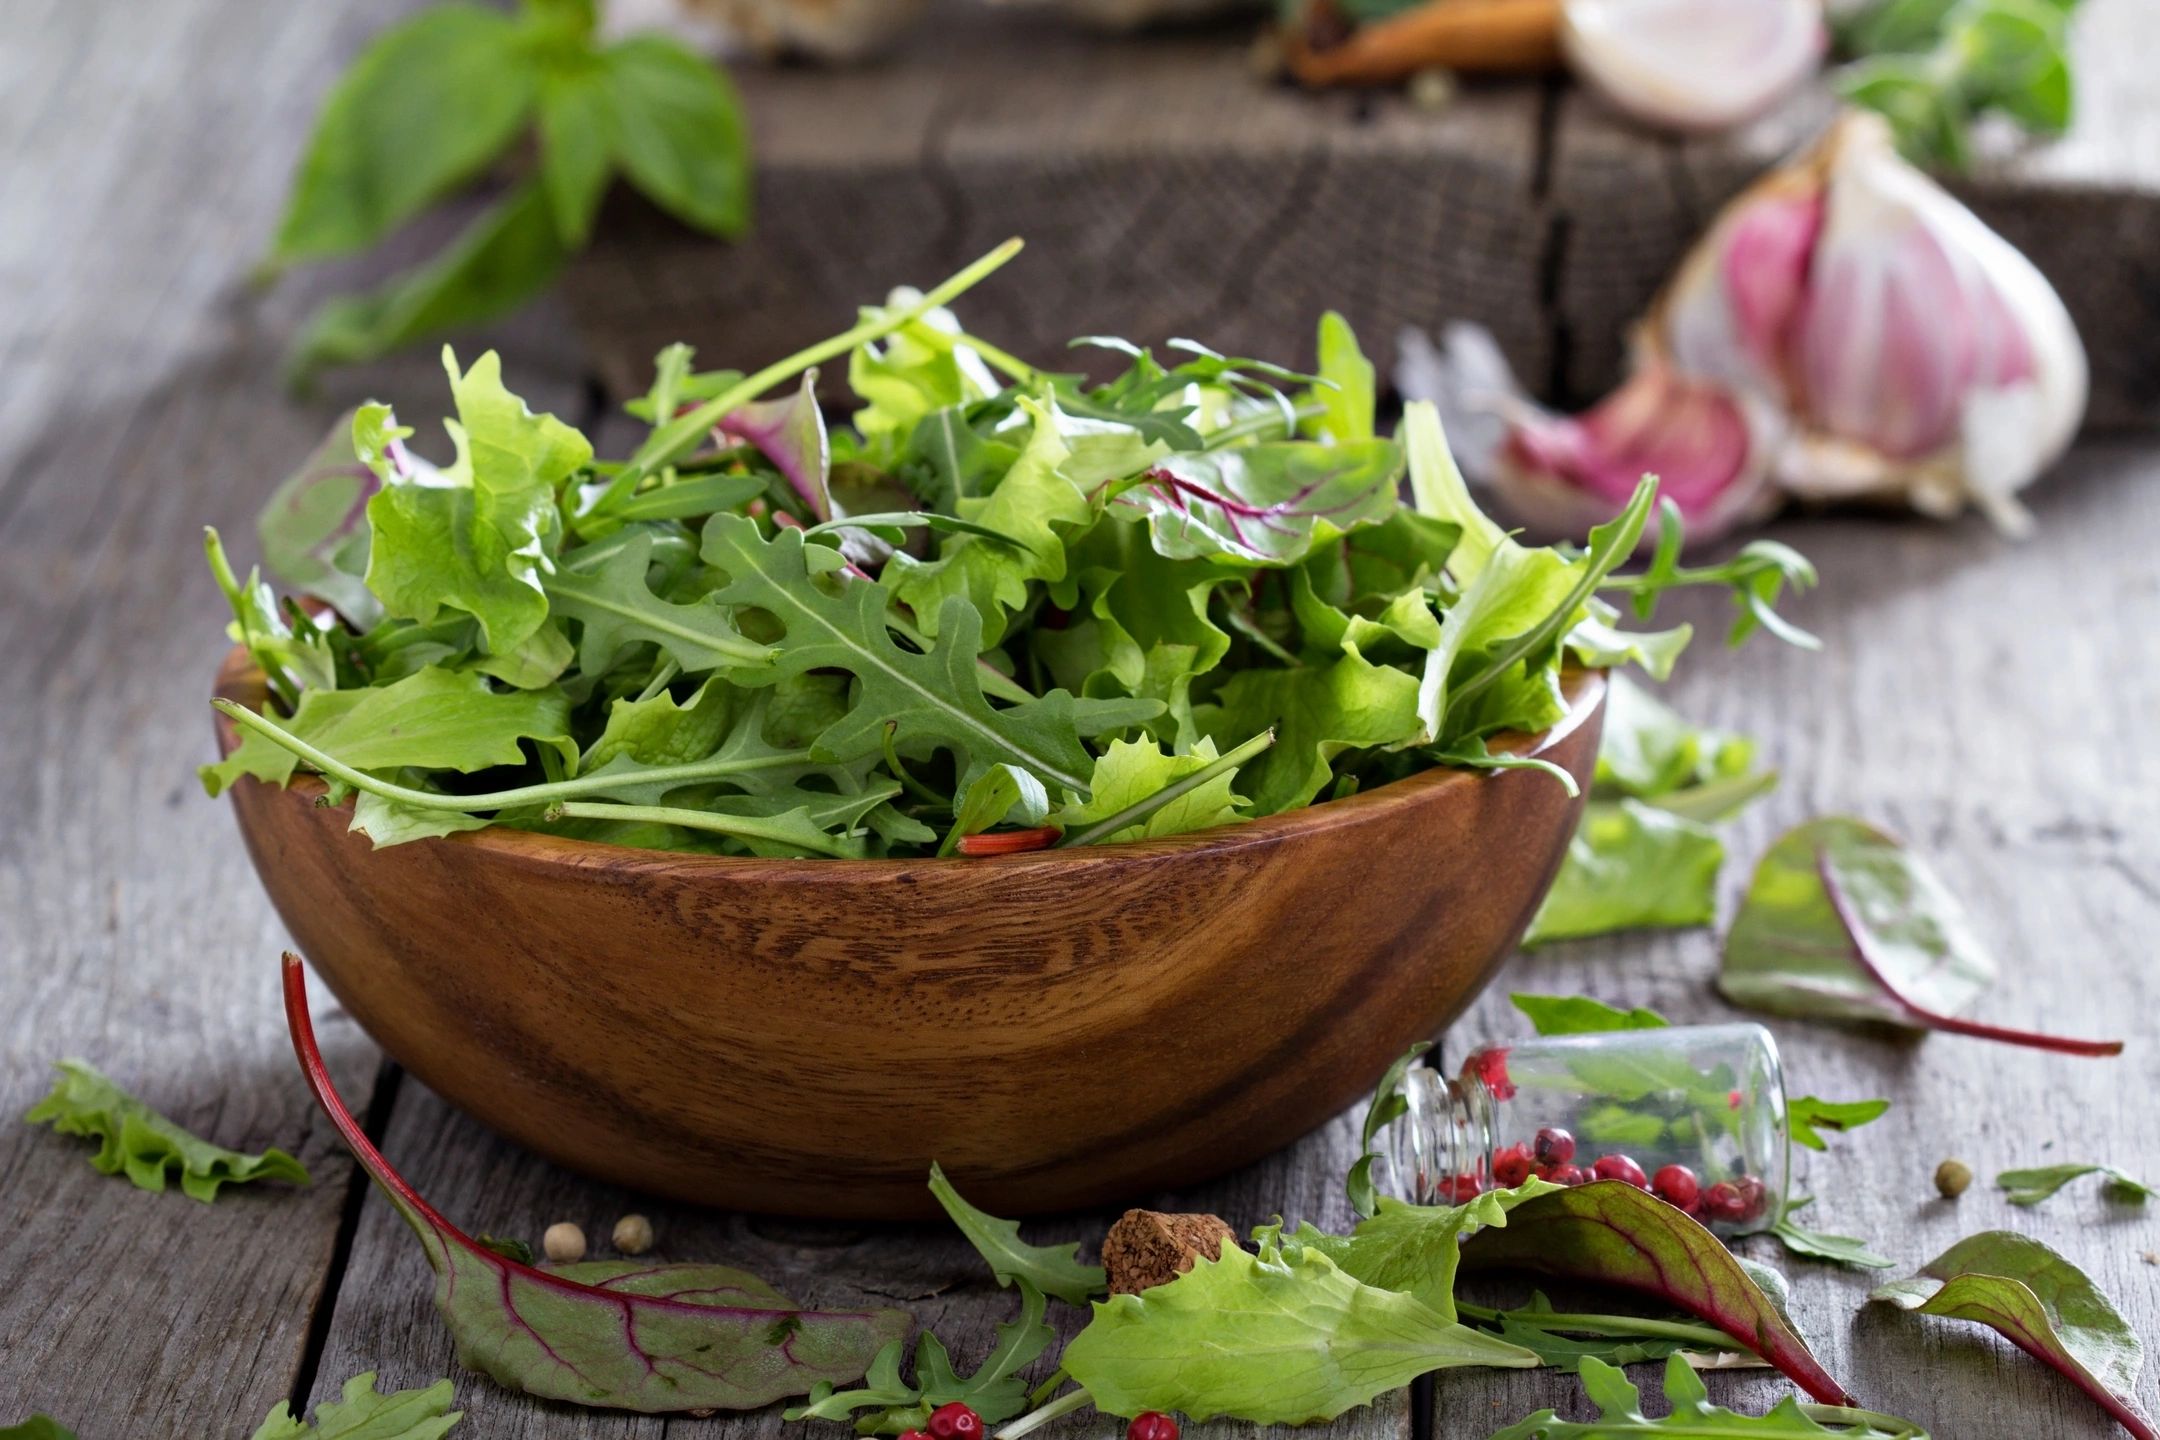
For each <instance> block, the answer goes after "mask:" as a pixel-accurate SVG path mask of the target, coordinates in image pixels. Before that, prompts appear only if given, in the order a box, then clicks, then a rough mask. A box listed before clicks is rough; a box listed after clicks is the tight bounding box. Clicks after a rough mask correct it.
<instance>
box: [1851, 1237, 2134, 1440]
mask: <svg viewBox="0 0 2160 1440" xmlns="http://www.w3.org/2000/svg"><path fill="white" fill-rule="evenodd" d="M1868 1298H1869V1299H1870V1300H1882V1301H1887V1302H1889V1303H1890V1304H1892V1305H1896V1306H1898V1307H1899V1308H1900V1309H1904V1310H1915V1311H1918V1312H1919V1313H1920V1314H1922V1315H1939V1316H1942V1317H1943V1318H1945V1319H1949V1320H1971V1321H1975V1322H1977V1323H1979V1324H1982V1325H1986V1326H1988V1327H1989V1328H1990V1329H1993V1330H1995V1331H1996V1332H1997V1333H1999V1334H2001V1335H2002V1336H2003V1337H2004V1338H2005V1339H2007V1340H2008V1341H2010V1343H2012V1344H2013V1345H2015V1346H2017V1347H2018V1348H2019V1349H2020V1350H2023V1351H2024V1352H2025V1353H2026V1354H2028V1355H2030V1356H2032V1357H2033V1358H2034V1359H2035V1360H2038V1361H2040V1362H2041V1363H2042V1364H2044V1365H2047V1366H2048V1367H2050V1368H2051V1369H2053V1370H2055V1371H2056V1372H2057V1373H2058V1374H2060V1375H2062V1376H2063V1377H2064V1378H2065V1379H2067V1380H2069V1381H2070V1382H2071V1383H2072V1384H2073V1385H2076V1386H2077V1387H2078V1388H2079V1389H2080V1390H2083V1391H2084V1392H2085V1393H2086V1394H2087V1395H2090V1396H2091V1397H2092V1398H2093V1400H2094V1401H2095V1402H2096V1403H2097V1404H2098V1405H2099V1406H2100V1408H2101V1409H2103V1410H2105V1411H2107V1413H2108V1414H2109V1415H2111V1416H2113V1417H2114V1418H2115V1420H2116V1422H2117V1423H2119V1424H2120V1425H2121V1426H2122V1427H2123V1429H2125V1430H2127V1431H2129V1432H2130V1433H2131V1434H2132V1435H2135V1436H2137V1437H2139V1440H2153V1437H2154V1435H2155V1434H2160V1432H2156V1431H2155V1430H2154V1428H2153V1422H2152V1420H2151V1418H2150V1417H2148V1416H2147V1415H2146V1414H2145V1413H2144V1411H2143V1410H2142V1409H2141V1408H2139V1406H2138V1403H2137V1400H2136V1391H2137V1379H2138V1371H2139V1370H2140V1369H2142V1368H2143V1367H2144V1363H2145V1352H2144V1347H2142V1346H2141V1345H2139V1344H2138V1338H2137V1335H2136V1334H2135V1333H2134V1332H2133V1331H2132V1330H2131V1329H2130V1327H2129V1325H2128V1324H2127V1323H2125V1321H2124V1320H2123V1318H2122V1316H2121V1314H2120V1313H2118V1312H2117V1310H2116V1309H2115V1307H2114V1305H2113V1304H2111V1303H2110V1302H2109V1300H2108V1298H2107V1296H2106V1295H2104V1294H2102V1293H2101V1292H2100V1289H2099V1287H2098V1286H2096V1285H2094V1284H2093V1282H2092V1280H2091V1279H2090V1277H2088V1276H2087V1275H2086V1274H2085V1272H2084V1271H2082V1270H2080V1269H2078V1267H2077V1266H2075V1265H2073V1264H2071V1263H2070V1262H2069V1261H2068V1260H2065V1259H2064V1258H2063V1257H2062V1256H2060V1255H2058V1254H2056V1253H2055V1252H2054V1251H2053V1250H2050V1249H2049V1248H2048V1247H2047V1246H2045V1245H2042V1244H2041V1243H2040V1242H2039V1241H2037V1240H2028V1239H2026V1238H2025V1237H2024V1236H2022V1235H2013V1234H2011V1233H2009V1232H2008V1231H2005V1230H1989V1231H1983V1232H1982V1233H1980V1234H1978V1235H1971V1236H1968V1237H1966V1238H1965V1239H1963V1240H1960V1241H1959V1242H1958V1243H1957V1244H1955V1245H1953V1246H1951V1247H1950V1248H1949V1249H1948V1250H1945V1251H1944V1252H1943V1253H1942V1254H1940V1255H1938V1256H1936V1257H1935V1258H1934V1259H1933V1260H1931V1261H1929V1262H1928V1263H1927V1264H1926V1265H1925V1266H1923V1267H1922V1268H1921V1271H1920V1273H1919V1274H1918V1275H1915V1276H1913V1277H1912V1278H1910V1279H1907V1280H1893V1281H1891V1282H1890V1283H1889V1284H1887V1285H1884V1286H1882V1287H1880V1288H1879V1289H1877V1290H1875V1291H1874V1292H1873V1293H1872V1294H1870V1295H1869V1296H1868Z"/></svg>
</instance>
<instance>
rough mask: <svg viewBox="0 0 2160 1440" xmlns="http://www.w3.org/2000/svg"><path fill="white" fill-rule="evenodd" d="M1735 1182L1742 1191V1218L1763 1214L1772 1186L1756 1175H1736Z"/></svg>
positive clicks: (1751, 1217)
mask: <svg viewBox="0 0 2160 1440" xmlns="http://www.w3.org/2000/svg"><path fill="white" fill-rule="evenodd" d="M1733 1184H1734V1186H1735V1187H1737V1188H1738V1189H1739V1191H1740V1218H1741V1219H1742V1220H1753V1219H1754V1218H1755V1217H1756V1216H1758V1215H1760V1214H1762V1212H1763V1206H1764V1205H1765V1204H1767V1203H1768V1202H1769V1199H1770V1187H1769V1186H1767V1185H1765V1184H1763V1183H1762V1181H1761V1179H1760V1178H1758V1177H1756V1176H1754V1175H1740V1176H1736V1177H1734V1179H1733Z"/></svg>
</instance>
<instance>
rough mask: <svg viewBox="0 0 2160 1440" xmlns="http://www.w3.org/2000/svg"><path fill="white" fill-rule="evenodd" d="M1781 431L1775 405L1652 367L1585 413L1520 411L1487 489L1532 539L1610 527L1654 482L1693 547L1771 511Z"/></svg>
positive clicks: (1642, 369)
mask: <svg viewBox="0 0 2160 1440" xmlns="http://www.w3.org/2000/svg"><path fill="white" fill-rule="evenodd" d="M1781 433H1782V425H1781V423H1780V422H1779V420H1778V418H1777V414H1776V412H1775V410H1774V409H1773V408H1772V407H1768V406H1764V405H1762V404H1760V403H1759V402H1753V401H1750V400H1749V399H1747V398H1746V397H1744V396H1742V395H1738V394H1735V393H1734V392H1732V391H1729V390H1727V389H1725V388H1724V387H1722V386H1719V385H1716V384H1713V383H1709V382H1706V381H1701V380H1695V379H1691V378H1689V377H1687V376H1683V375H1681V374H1680V373H1679V372H1677V371H1676V370H1674V369H1673V368H1672V367H1670V366H1668V365H1665V364H1662V363H1659V362H1657V361H1655V360H1650V361H1648V362H1646V363H1643V364H1640V365H1638V366H1637V368H1636V369H1635V371H1634V373H1633V374H1632V375H1631V376H1630V377H1629V378H1628V380H1627V381H1626V383H1625V384H1623V385H1621V386H1620V388H1619V389H1617V390H1615V391H1613V392H1612V394H1610V395H1608V396H1606V397H1605V399H1604V400H1602V401H1600V402H1599V403H1598V404H1597V405H1596V406H1594V407H1592V408H1591V409H1590V410H1587V411H1585V412H1584V413H1582V414H1581V415H1575V416H1564V415H1554V414H1551V413H1549V412H1545V411H1542V410H1537V409H1535V408H1534V407H1529V406H1523V407H1520V409H1519V410H1518V413H1517V416H1516V420H1515V424H1514V425H1513V427H1512V428H1511V430H1510V431H1509V434H1508V437H1507V440H1506V441H1505V443H1503V444H1502V445H1501V446H1500V448H1499V450H1498V451H1497V453H1496V455H1495V457H1494V464H1493V467H1492V471H1491V476H1490V480H1491V483H1492V485H1493V488H1494V489H1495V490H1496V491H1498V492H1499V496H1500V500H1501V504H1502V506H1503V507H1504V508H1505V509H1506V510H1507V512H1508V513H1509V514H1510V515H1511V516H1513V517H1515V518H1518V519H1520V520H1521V521H1522V522H1523V523H1524V524H1526V525H1527V526H1529V528H1530V529H1531V530H1532V531H1533V532H1534V533H1537V534H1539V535H1541V536H1573V535H1580V534H1582V533H1583V532H1584V531H1585V530H1587V529H1588V528H1589V527H1590V526H1592V525H1596V524H1601V523H1603V522H1604V521H1606V520H1609V519H1611V518H1612V516H1613V514H1614V512H1615V511H1617V510H1618V509H1619V508H1620V507H1621V506H1622V505H1623V504H1625V503H1626V501H1627V498H1628V496H1629V495H1630V494H1631V493H1632V492H1633V491H1634V488H1635V485H1636V483H1637V482H1638V481H1640V480H1641V479H1642V477H1643V476H1644V475H1646V474H1649V475H1655V476H1657V477H1658V480H1659V482H1660V483H1659V488H1658V493H1659V495H1660V496H1661V497H1663V498H1665V499H1669V500H1671V501H1673V502H1674V503H1675V504H1676V505H1678V506H1679V507H1680V514H1681V518H1682V519H1683V520H1685V521H1686V522H1687V528H1686V535H1687V538H1688V540H1689V541H1690V542H1691V543H1698V542H1702V541H1707V540H1713V539H1716V538H1717V537H1719V536H1721V535H1724V534H1726V533H1727V532H1729V531H1730V530H1732V529H1733V528H1734V527H1735V526H1738V525H1742V524H1746V523H1751V522H1753V521H1756V520H1760V519H1762V518H1763V517H1765V516H1766V515H1768V514H1769V513H1770V512H1771V511H1772V510H1774V509H1776V507H1777V504H1778V496H1777V494H1776V492H1775V490H1774V489H1773V488H1772V487H1771V484H1770V477H1771V468H1770V460H1771V458H1772V457H1773V456H1774V455H1775V454H1776V452H1777V448H1778V445H1777V442H1778V440H1779V438H1781ZM1645 538H1646V542H1654V540H1655V535H1654V534H1653V535H1650V536H1647V537H1645Z"/></svg>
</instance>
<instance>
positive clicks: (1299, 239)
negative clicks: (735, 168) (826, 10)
mask: <svg viewBox="0 0 2160 1440" xmlns="http://www.w3.org/2000/svg"><path fill="white" fill-rule="evenodd" d="M737 82H738V84H739V85H740V87H741V89H742V94H743V99H744V103H745V105H746V107H747V109H748V111H749V115H750V121H751V129H752V132H753V135H754V143H755V146H756V150H757V165H758V173H759V180H758V217H757V223H756V230H755V233H753V234H752V235H751V236H749V237H747V238H746V239H744V240H743V241H741V242H739V243H736V244H733V245H725V246H723V245H719V244H716V243H714V242H712V241H708V240H704V239H701V238H699V237H696V236H693V235H690V234H689V233H687V232H685V231H683V230H682V229H681V228H679V227H677V226H675V225H674V224H672V222H669V221H666V220H665V219H664V218H662V217H660V216H658V215H657V214H655V213H654V212H653V211H651V210H650V209H649V208H647V207H645V206H643V205H642V204H639V203H637V202H636V201H635V200H634V197H630V196H627V195H624V194H618V195H617V196H616V197H615V198H614V201H613V202H611V204H610V206H609V208H608V211H607V214H606V217H605V219H604V221H603V225H602V229H601V235H600V238H599V239H598V240H597V242H596V243H595V246H594V248H593V250H592V251H591V252H590V253H589V254H588V255H587V257H586V258H584V259H583V260H581V261H580V262H579V263H578V264H577V265H575V266H573V268H572V270H571V272H570V274H569V275H568V276H567V277H566V278H565V281H564V290H565V293H566V294H567V296H568V297H569V299H570V301H571V303H572V305H573V306H574V307H575V310H576V313H577V315H578V317H579V321H580V324H581V325H582V327H583V328H584V330H585V333H586V336H587V339H588V341H589V342H590V343H591V344H592V346H593V350H594V359H595V362H596V364H597V366H598V368H599V370H600V372H601V374H602V375H603V377H604V378H605V379H606V380H607V381H608V383H609V385H610V386H611V387H612V388H614V389H616V390H617V391H618V392H623V393H636V392H642V391H643V389H644V387H645V385H646V383H647V380H648V377H649V373H650V366H651V360H652V357H653V354H654V353H655V352H656V351H657V350H658V349H659V348H660V347H661V346H662V345H665V344H667V343H668V342H670V341H673V340H689V341H690V342H691V343H693V344H696V345H697V346H698V347H699V350H700V353H701V355H702V356H703V358H704V360H705V361H706V363H708V364H722V363H726V364H742V363H748V362H757V361H762V360H764V359H767V358H771V357H777V356H779V355H782V354H785V353H787V352H788V351H790V350H793V349H796V348H798V347H800V346H802V345H804V344H807V343H809V342H811V341H814V340H817V339H820V338H823V337H824V336H826V335H829V334H831V333H833V332H834V331H835V330H838V329H841V328H844V327H845V326H846V325H847V324H848V323H849V322H850V320H851V318H852V315H853V307H854V306H856V305H858V304H861V303H865V302H872V301H877V300H879V299H882V297H883V294H884V292H885V290H886V289H887V288H888V287H890V286H892V285H897V284H915V285H928V284H930V283H933V282H934V281H936V280H937V279H939V278H942V277H943V276H944V275H946V274H949V273H951V272H952V271H954V270H956V269H958V268H959V267H960V266H961V265H963V264H965V263H966V262H967V261H968V260H971V259H973V258H974V257H975V256H977V255H979V254H981V253H983V252H984V251H986V250H988V249H990V248H991V247H992V246H994V245H996V244H997V243H998V242H1000V241H1002V240H1004V239H1005V238H1006V237H1007V236H1010V235H1016V234H1017V235H1022V236H1025V237H1026V238H1027V239H1028V241H1029V244H1030V247H1031V248H1030V250H1029V251H1028V253H1027V254H1025V255H1023V256H1022V257H1021V258H1020V259H1019V260H1017V261H1016V262H1014V263H1013V264H1012V265H1011V266H1009V267H1008V268H1007V269H1006V270H1005V271H1004V272H1003V273H1001V274H1000V275H998V276H996V277H994V278H992V279H991V280H990V281H988V282H986V283H985V284H984V285H982V286H981V287H980V288H979V289H978V290H977V291H975V292H974V293H972V294H971V295H970V296H969V297H968V299H967V301H966V302H965V303H964V305H963V312H964V314H965V316H966V318H967V319H968V321H969V323H970V324H972V325H975V326H976V327H977V328H979V329H980V330H981V331H982V333H984V334H985V335H992V336H996V337H997V339H998V341H999V343H1000V344H1003V345H1005V346H1006V347H1007V348H1009V349H1011V350H1013V351H1014V352H1015V353H1017V354H1020V355H1023V356H1027V357H1029V358H1031V359H1033V358H1040V359H1044V360H1051V361H1055V360H1057V359H1058V357H1060V356H1063V355H1064V354H1066V351H1065V345H1066V342H1067V341H1068V340H1070V339H1071V338H1073V337H1074V336H1076V335H1083V334H1094V333H1100V332H1103V331H1105V330H1109V331H1112V332H1116V333H1122V334H1125V335H1126V336H1127V337H1128V338H1131V339H1133V340H1135V341H1138V342H1142V343H1160V342H1162V341H1164V340H1166V339H1169V338H1171V337H1174V336H1179V335H1190V336H1193V337H1194V338H1197V339H1200V340H1202V341H1204V342H1206V343H1208V344H1210V345H1213V346H1215V347H1216V348H1218V349H1222V350H1226V351H1228V352H1230V353H1233V354H1259V355H1264V356H1268V357H1270V358H1278V359H1284V360H1288V361H1291V362H1296V361H1298V360H1300V359H1307V358H1309V357H1310V354H1311V346H1312V341H1311V338H1310V337H1311V335H1312V332H1313V326H1314V323H1315V322H1316V321H1317V319H1318V318H1319V315H1320V312H1321V311H1322V310H1323V309H1325V308H1328V307H1330V306H1332V307H1335V308H1337V309H1340V310H1342V311H1344V312H1345V313H1346V314H1347V315H1348V316H1349V318H1350V319H1351V321H1352V323H1353V324H1355V325H1357V326H1359V327H1360V329H1361V330H1362V331H1363V332H1364V333H1365V334H1366V335H1367V336H1368V337H1370V338H1371V339H1372V340H1373V341H1374V342H1375V344H1376V346H1377V347H1378V349H1379V350H1380V351H1385V350H1386V349H1387V339H1388V337H1389V336H1391V335H1392V334H1393V331H1394V328H1395V327H1396V326H1397V325H1400V324H1402V323H1405V322H1411V323H1418V324H1437V323H1439V322H1440V321H1442V320H1445V319H1447V318H1449V317H1450V316H1454V315H1458V314H1463V313H1471V314H1474V315H1476V316H1477V317H1479V318H1481V319H1484V320H1485V321H1486V322H1487V323H1488V324H1490V325H1491V326H1492V328H1493V329H1494V331H1495V333H1496V334H1497V335H1498V336H1499V338H1500V340H1501V342H1502V344H1503V346H1505V347H1506V348H1507V350H1508V352H1509V355H1510V357H1511V358H1512V359H1514V360H1515V362H1516V363H1517V364H1518V365H1519V366H1521V367H1522V369H1523V370H1524V373H1528V374H1542V373H1543V372H1544V370H1545V369H1546V367H1547V365H1548V359H1547V353H1546V349H1545V341H1544V334H1545V328H1544V326H1543V324H1542V322H1541V320H1540V318H1539V311H1538V267H1539V260H1540V235H1541V225H1540V223H1539V221H1538V219H1537V217H1536V216H1535V214H1534V213H1533V210H1532V207H1531V206H1530V204H1529V202H1528V196H1529V191H1530V186H1531V179H1532V171H1533V169H1534V165H1535V155H1536V130H1537V109H1538V97H1537V95H1536V93H1535V91H1534V89H1531V88H1524V87H1505V88H1496V89H1492V90H1489V91H1488V90H1479V91H1477V92H1475V93H1473V94H1470V95H1467V96H1465V97H1464V99H1463V100H1462V102H1461V103H1459V104H1457V105H1455V106H1453V107H1451V108H1450V109H1448V110H1447V111H1445V112H1443V113H1439V114H1433V113H1429V112H1424V111H1420V110H1417V109H1415V108H1414V107H1412V106H1410V105H1409V104H1408V103H1407V102H1406V101H1405V100H1403V99H1402V98H1401V97H1399V96H1349V95H1332V96H1323V97H1312V96H1306V95H1301V94H1298V93H1295V92H1292V91H1288V90H1283V89H1279V88H1275V87H1272V86H1268V85H1265V84H1263V83H1261V82H1259V81H1257V80H1256V79H1255V78H1254V76H1253V74H1252V72H1251V68H1250V63H1249V61H1248V58H1247V40H1246V36H1245V33H1244V32H1243V31H1242V30H1238V29H1202V30H1196V31H1189V32H1181V33H1177V34H1173V35H1166V36H1162V37H1159V38H1154V39H1151V40H1150V41H1148V42H1147V43H1145V44H1139V43H1132V42H1126V41H1120V40H1117V39H1114V38H1110V37H1104V36H1100V35H1089V34H1079V33H1066V32H1064V31H1062V30H1060V29H1058V28H1057V27H1055V26H1050V27H1049V28H1048V29H1047V31H1046V28H1045V22H1044V21H1043V20H1042V18H1041V17H1039V16H1024V15H1017V16H1016V15H1012V14H1009V13H1000V14H994V15H992V14H975V13H969V14H966V15H965V17H964V19H958V20H956V21H955V22H954V23H953V24H952V25H951V26H949V27H948V26H942V25H933V26H931V27H928V28H926V29H924V30H922V31H920V32H918V33H917V34H916V35H915V37H914V38H913V40H912V42H911V43H910V44H909V45H908V46H907V47H906V48H905V49H904V50H903V52H902V53H901V54H900V55H899V56H897V57H895V58H894V60H893V61H892V62H891V63H889V64H887V65H884V66H880V67H876V68H871V69H865V70H860V71H847V72H806V71H800V70H785V71H769V70H754V69H746V70H744V71H743V72H741V73H740V74H739V75H738V77H737ZM1076 363H1077V362H1076Z"/></svg>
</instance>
